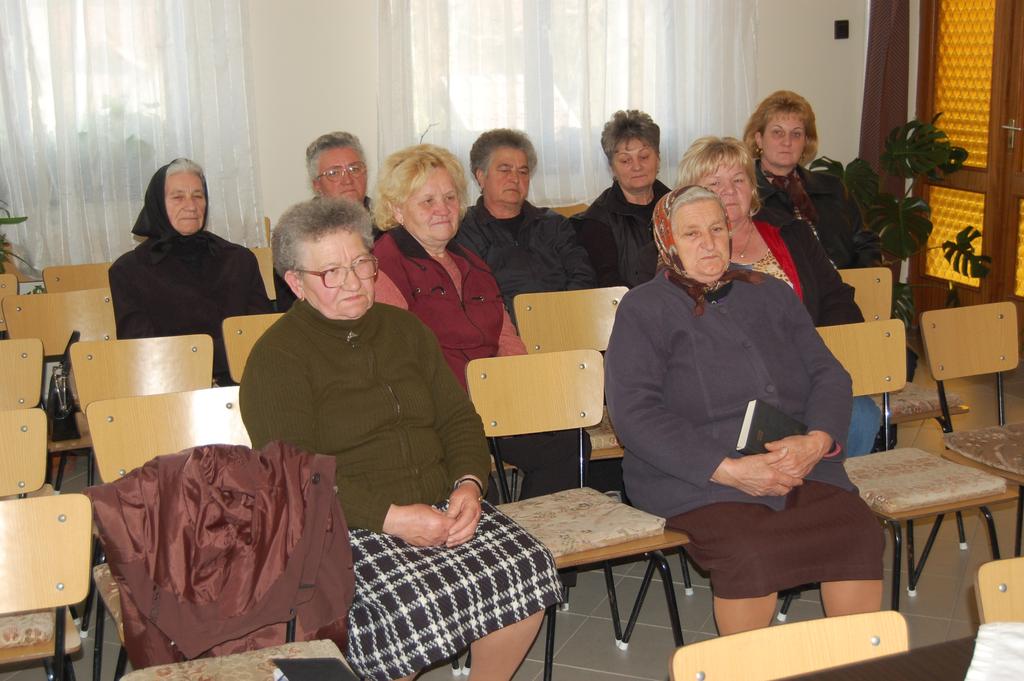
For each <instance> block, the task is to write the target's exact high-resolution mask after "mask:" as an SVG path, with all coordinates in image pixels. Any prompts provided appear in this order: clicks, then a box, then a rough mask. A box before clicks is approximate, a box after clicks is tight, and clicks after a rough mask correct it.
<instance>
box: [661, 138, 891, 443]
mask: <svg viewBox="0 0 1024 681" xmlns="http://www.w3.org/2000/svg"><path fill="white" fill-rule="evenodd" d="M679 184H680V185H681V186H682V185H689V184H698V185H701V186H703V187H706V188H708V189H710V190H711V191H713V192H715V194H717V195H718V196H719V198H720V199H721V200H722V203H723V204H724V205H725V210H726V212H727V213H728V216H729V228H730V230H731V234H732V262H733V263H734V264H736V265H740V266H743V267H748V268H750V269H752V270H755V271H758V272H763V273H765V274H770V275H772V276H773V277H776V278H777V279H781V280H782V281H784V282H786V283H787V284H789V286H790V288H792V289H793V292H794V293H796V295H797V297H799V298H800V300H801V301H803V304H804V307H805V308H807V312H808V313H809V314H810V315H811V321H812V322H813V323H814V325H815V326H831V325H834V324H850V323H853V322H862V321H864V316H863V315H862V314H861V312H860V309H859V308H858V307H857V304H856V303H855V302H854V301H853V288H852V287H850V286H848V285H846V284H844V283H843V280H842V279H840V277H839V273H838V272H836V268H835V267H834V266H833V265H832V263H831V262H830V261H829V259H828V256H827V255H826V254H825V251H824V249H823V248H822V247H821V243H820V242H819V241H818V239H817V238H816V237H815V236H814V233H813V232H812V231H811V228H810V227H809V226H808V225H807V224H806V223H804V222H801V221H799V220H792V219H790V220H788V221H787V224H786V225H785V226H784V227H776V226H773V225H771V224H769V223H767V222H762V221H760V220H755V219H753V218H751V216H752V215H756V214H758V210H759V208H760V201H759V199H758V196H757V191H756V189H755V184H754V163H753V159H752V158H751V156H750V152H749V151H747V148H746V147H745V146H743V143H742V142H740V141H739V140H738V139H735V138H732V137H725V138H720V137H701V138H700V139H698V140H697V141H695V142H694V143H693V144H692V145H690V148H689V149H687V151H686V153H685V154H683V159H682V161H680V162H679ZM852 417H853V419H852V422H851V424H850V437H849V441H848V442H847V450H846V454H847V456H858V455H861V454H867V453H868V452H870V451H871V448H872V445H873V444H874V441H875V434H876V433H877V432H878V427H879V424H880V423H881V413H880V412H879V410H878V407H876V406H875V404H874V402H872V401H871V398H869V397H859V398H857V399H856V400H854V407H853V414H852Z"/></svg>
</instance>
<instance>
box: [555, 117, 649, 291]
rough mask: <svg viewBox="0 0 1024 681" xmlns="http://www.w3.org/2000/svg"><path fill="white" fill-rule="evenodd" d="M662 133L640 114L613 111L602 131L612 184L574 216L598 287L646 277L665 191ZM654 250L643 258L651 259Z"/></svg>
mask: <svg viewBox="0 0 1024 681" xmlns="http://www.w3.org/2000/svg"><path fill="white" fill-rule="evenodd" d="M660 142H661V130H660V129H659V128H658V125H657V124H656V123H655V122H654V121H653V120H652V119H651V117H650V116H648V115H647V114H645V113H644V112H642V111H637V110H636V109H630V110H629V111H616V112H615V115H613V116H612V119H611V120H610V121H608V122H607V123H606V124H605V126H604V130H603V131H602V132H601V148H602V149H603V150H604V154H605V156H607V157H608V167H609V168H610V169H611V172H612V178H613V180H612V186H611V187H609V188H608V189H606V190H604V191H603V192H602V193H601V195H600V196H598V197H597V198H596V199H594V202H593V203H592V204H591V205H590V207H589V208H587V210H586V211H584V212H583V213H580V214H579V215H576V216H573V218H572V220H573V224H574V225H575V226H576V229H577V233H578V234H579V241H580V245H581V246H583V248H585V249H587V253H588V254H589V255H590V263H591V264H592V265H593V266H594V271H595V272H596V273H597V285H598V286H629V287H630V288H632V287H633V286H636V285H637V284H642V283H643V282H645V281H647V280H648V279H650V278H651V274H652V273H653V267H652V266H651V265H652V264H653V263H645V262H644V253H645V247H646V246H648V245H649V244H651V243H652V241H653V237H652V236H651V215H652V213H653V212H654V205H655V204H656V203H657V202H658V199H660V198H661V197H662V196H664V195H665V194H667V193H668V187H666V186H665V185H664V184H662V183H661V182H659V181H658V169H659V167H660V165H661V155H660V151H659V144H660ZM653 255H654V253H653V251H648V252H647V257H648V258H649V259H650V260H653Z"/></svg>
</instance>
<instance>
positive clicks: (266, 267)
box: [249, 246, 277, 300]
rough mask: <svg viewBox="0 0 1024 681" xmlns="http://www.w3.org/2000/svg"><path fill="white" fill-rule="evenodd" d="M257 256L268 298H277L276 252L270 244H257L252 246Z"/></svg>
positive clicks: (251, 249)
mask: <svg viewBox="0 0 1024 681" xmlns="http://www.w3.org/2000/svg"><path fill="white" fill-rule="evenodd" d="M249 250H250V251H252V253H253V255H255V256H256V262H258V263H259V264H260V276H261V277H262V278H263V286H264V288H266V290H267V298H269V299H270V300H277V291H276V290H275V289H274V254H273V253H271V251H270V247H269V246H256V247H255V248H250V249H249Z"/></svg>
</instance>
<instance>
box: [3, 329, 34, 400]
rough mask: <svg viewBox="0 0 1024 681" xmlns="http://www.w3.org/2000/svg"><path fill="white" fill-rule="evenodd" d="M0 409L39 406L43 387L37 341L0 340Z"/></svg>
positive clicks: (27, 339) (26, 339)
mask: <svg viewBox="0 0 1024 681" xmlns="http://www.w3.org/2000/svg"><path fill="white" fill-rule="evenodd" d="M0 377H2V378H0V409H29V408H31V407H34V406H36V405H37V404H39V397H40V394H41V389H42V385H43V342H42V341H41V340H39V339H38V338H16V339H8V340H0Z"/></svg>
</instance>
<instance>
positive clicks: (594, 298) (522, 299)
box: [513, 286, 629, 461]
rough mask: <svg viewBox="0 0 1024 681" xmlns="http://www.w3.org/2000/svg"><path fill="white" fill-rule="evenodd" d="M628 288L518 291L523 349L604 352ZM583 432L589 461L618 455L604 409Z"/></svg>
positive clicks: (520, 333)
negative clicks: (594, 422)
mask: <svg viewBox="0 0 1024 681" xmlns="http://www.w3.org/2000/svg"><path fill="white" fill-rule="evenodd" d="M628 290H629V289H627V288H626V287H625V286H611V287H608V288H595V289H585V290H582V291H553V292H550V293H520V294H519V295H518V296H516V297H515V300H514V301H513V305H514V306H515V310H516V323H517V325H518V326H519V335H520V336H521V337H522V339H523V343H524V344H525V345H526V351H527V352H528V353H530V354H533V353H537V352H558V351H560V350H585V349H588V348H590V349H593V350H600V351H601V352H604V351H605V350H606V349H608V338H609V337H610V336H611V333H612V326H613V325H614V323H615V312H616V310H618V305H619V301H620V300H622V296H624V295H625V294H626V291H628ZM587 432H588V433H589V434H590V442H591V445H592V446H593V450H592V452H591V454H590V460H591V461H599V460H601V459H621V458H622V447H621V445H620V444H619V440H618V437H617V436H616V435H615V429H614V428H613V427H612V424H611V420H610V419H609V418H608V411H607V410H605V411H604V412H603V413H602V418H601V421H600V422H599V423H598V424H597V425H596V426H594V427H593V428H588V429H587Z"/></svg>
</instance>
